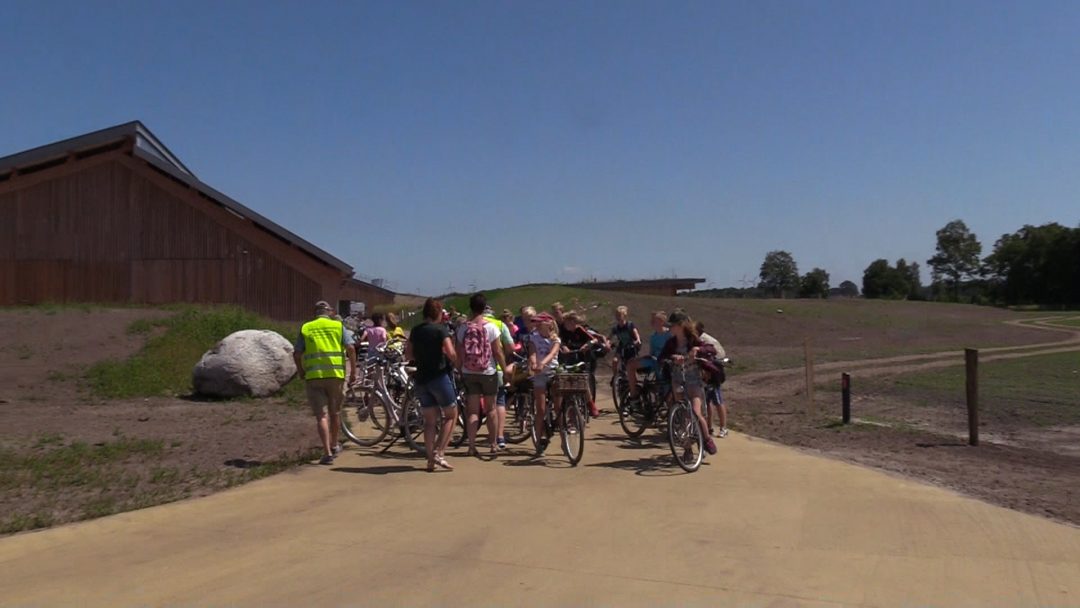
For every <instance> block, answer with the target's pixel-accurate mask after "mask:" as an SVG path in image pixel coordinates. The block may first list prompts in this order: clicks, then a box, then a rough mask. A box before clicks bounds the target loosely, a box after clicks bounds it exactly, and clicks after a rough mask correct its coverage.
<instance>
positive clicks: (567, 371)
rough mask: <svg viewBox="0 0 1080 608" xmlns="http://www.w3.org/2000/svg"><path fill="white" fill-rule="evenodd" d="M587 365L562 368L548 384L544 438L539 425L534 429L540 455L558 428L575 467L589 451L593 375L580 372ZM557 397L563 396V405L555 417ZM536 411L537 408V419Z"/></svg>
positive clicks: (535, 441)
mask: <svg viewBox="0 0 1080 608" xmlns="http://www.w3.org/2000/svg"><path fill="white" fill-rule="evenodd" d="M584 365H586V364H585V363H578V364H576V365H573V366H570V367H568V368H561V369H559V370H557V371H556V372H555V377H554V378H553V379H552V381H551V382H550V383H549V384H548V389H547V395H548V399H547V403H548V407H547V408H545V411H544V425H543V426H544V437H543V438H541V437H538V436H537V434H536V426H535V425H534V426H533V427H532V432H531V433H530V435H531V436H532V440H533V446H535V447H536V450H537V453H539V452H540V446H541V442H542V441H547V440H548V438H550V437H552V436H553V435H554V434H555V430H556V429H558V431H559V437H560V440H561V441H560V443H561V445H562V450H563V454H565V455H566V458H567V460H569V461H570V465H571V466H577V464H578V463H579V462H581V457H582V454H583V453H584V451H585V416H586V412H587V410H588V401H587V399H588V394H589V393H588V391H589V374H587V373H580V372H579V370H580V369H581V368H582V367H583V366H584ZM555 395H560V396H561V397H562V404H561V406H560V408H559V413H558V416H557V417H556V414H555V406H554V403H555V402H554V399H553V397H554V396H555ZM535 416H536V410H535V409H533V417H534V419H535Z"/></svg>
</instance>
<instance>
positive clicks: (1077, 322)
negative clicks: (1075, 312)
mask: <svg viewBox="0 0 1080 608" xmlns="http://www.w3.org/2000/svg"><path fill="white" fill-rule="evenodd" d="M1050 323H1052V324H1053V325H1066V326H1068V327H1080V317H1071V318H1067V319H1054V320H1053V321H1050Z"/></svg>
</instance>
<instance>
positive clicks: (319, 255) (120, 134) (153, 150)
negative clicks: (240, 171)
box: [0, 120, 378, 289]
mask: <svg viewBox="0 0 1080 608" xmlns="http://www.w3.org/2000/svg"><path fill="white" fill-rule="evenodd" d="M125 141H129V142H131V154H132V156H134V157H135V158H139V159H141V160H143V161H146V163H147V164H149V165H151V166H153V167H154V168H156V169H158V170H159V171H162V172H164V173H165V174H167V175H168V176H170V177H172V178H173V179H175V180H177V181H179V182H181V183H182V184H184V185H186V186H188V187H190V188H192V189H194V190H196V191H198V192H200V193H202V194H203V195H204V196H205V197H206V198H208V199H210V200H212V201H214V202H216V203H217V204H219V205H221V206H222V207H224V208H225V209H227V210H229V211H230V212H232V213H234V214H236V215H238V216H240V217H241V218H243V219H245V220H249V221H251V222H252V223H254V224H256V225H258V226H260V227H262V228H263V229H265V230H266V231H267V232H270V233H271V234H273V235H274V236H276V237H278V238H280V239H282V240H284V241H286V242H288V243H289V244H291V245H294V246H296V247H297V248H299V249H301V250H302V251H304V252H306V253H308V254H309V255H311V256H312V257H314V258H316V259H317V260H319V261H321V262H323V263H324V264H326V265H328V266H332V267H334V268H336V269H337V270H339V271H341V272H342V273H344V274H345V275H346V276H349V277H351V276H352V275H353V268H352V266H350V265H349V264H346V263H345V262H344V261H342V260H341V259H339V258H337V257H335V256H333V255H331V254H330V253H328V252H326V251H325V250H323V249H322V248H320V247H317V246H316V245H314V244H313V243H311V242H309V241H307V240H305V239H303V238H301V237H300V236H298V235H296V234H295V233H293V232H291V231H289V230H287V229H285V228H284V227H283V226H281V225H279V224H277V223H276V222H274V221H272V220H270V219H269V218H267V217H265V216H263V215H262V214H259V213H257V212H255V211H254V210H252V209H250V208H248V207H246V206H244V205H243V204H241V203H240V202H238V201H236V200H234V199H232V198H230V197H228V196H226V195H225V194H222V193H221V192H219V191H217V190H215V189H213V188H211V187H210V186H209V185H208V184H206V183H204V182H202V181H200V180H199V179H198V178H197V177H195V174H194V173H192V172H191V170H190V169H188V168H187V166H185V165H184V163H182V162H180V159H179V158H177V157H176V155H174V154H173V153H172V152H171V151H170V150H169V149H168V148H167V147H166V146H165V144H163V143H162V142H161V140H159V139H158V138H157V137H155V136H154V134H153V133H151V132H150V129H147V128H146V126H145V125H143V124H142V123H141V122H139V121H137V120H136V121H132V122H128V123H124V124H122V125H116V126H115V127H109V128H107V129H102V130H100V131H94V132H93V133H87V134H86V135H80V136H78V137H72V138H70V139H65V140H63V141H58V142H56V143H52V144H48V145H45V146H39V147H37V148H33V149H31V150H26V151H24V152H19V153H16V154H12V155H9V156H4V157H2V158H0V176H4V175H8V176H10V175H12V174H19V173H22V172H25V171H31V170H33V169H34V168H35V167H43V166H51V165H52V164H55V163H56V162H58V161H63V160H64V159H66V158H68V157H71V156H72V155H74V156H76V157H80V155H83V154H91V153H96V151H98V150H101V151H105V150H111V149H113V148H115V146H114V144H117V143H122V142H125ZM372 287H375V286H374V285H372ZM376 289H378V288H376Z"/></svg>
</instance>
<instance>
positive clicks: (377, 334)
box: [364, 326, 386, 351]
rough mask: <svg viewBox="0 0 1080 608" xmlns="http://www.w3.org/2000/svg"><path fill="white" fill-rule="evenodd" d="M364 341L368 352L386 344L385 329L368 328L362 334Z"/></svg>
mask: <svg viewBox="0 0 1080 608" xmlns="http://www.w3.org/2000/svg"><path fill="white" fill-rule="evenodd" d="M364 340H367V343H368V350H371V351H374V350H375V349H376V348H377V347H379V346H382V345H383V344H386V328H385V327H378V326H374V327H369V328H367V331H365V332H364Z"/></svg>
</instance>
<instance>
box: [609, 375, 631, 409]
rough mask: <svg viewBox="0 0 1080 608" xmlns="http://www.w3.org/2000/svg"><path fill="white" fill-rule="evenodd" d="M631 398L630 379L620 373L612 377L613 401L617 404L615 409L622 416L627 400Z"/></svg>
mask: <svg viewBox="0 0 1080 608" xmlns="http://www.w3.org/2000/svg"><path fill="white" fill-rule="evenodd" d="M629 398H630V380H628V379H627V378H626V376H623V375H618V376H615V377H614V378H612V379H611V401H612V403H614V404H615V411H616V412H619V415H620V416H622V411H623V408H624V407H626V401H627V399H629Z"/></svg>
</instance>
